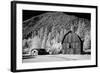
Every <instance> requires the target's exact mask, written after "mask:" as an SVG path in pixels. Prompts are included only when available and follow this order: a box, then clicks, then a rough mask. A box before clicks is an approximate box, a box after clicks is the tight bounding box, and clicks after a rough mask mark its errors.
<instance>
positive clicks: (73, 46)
mask: <svg viewBox="0 0 100 73" xmlns="http://www.w3.org/2000/svg"><path fill="white" fill-rule="evenodd" d="M82 47H83V45H82V40H81V38H80V37H79V36H78V35H77V34H76V33H74V32H72V31H69V32H68V33H66V34H65V35H64V37H63V40H62V53H63V54H81V52H82Z"/></svg>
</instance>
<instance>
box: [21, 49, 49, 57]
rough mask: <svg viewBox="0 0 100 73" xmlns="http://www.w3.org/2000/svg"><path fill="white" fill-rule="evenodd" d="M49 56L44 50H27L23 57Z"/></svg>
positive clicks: (24, 50)
mask: <svg viewBox="0 0 100 73" xmlns="http://www.w3.org/2000/svg"><path fill="white" fill-rule="evenodd" d="M46 54H49V53H48V52H47V51H46V50H45V49H43V48H33V49H31V50H30V49H29V48H25V49H23V56H37V55H46Z"/></svg>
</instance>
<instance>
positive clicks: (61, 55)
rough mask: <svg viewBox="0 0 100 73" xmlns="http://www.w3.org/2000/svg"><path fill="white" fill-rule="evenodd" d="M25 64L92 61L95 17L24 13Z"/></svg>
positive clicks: (31, 11) (87, 14) (23, 48)
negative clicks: (92, 33) (92, 23)
mask: <svg viewBox="0 0 100 73" xmlns="http://www.w3.org/2000/svg"><path fill="white" fill-rule="evenodd" d="M22 30H23V32H22V34H23V35H22V36H23V38H22V50H23V51H22V56H23V60H22V62H23V63H27V62H29V63H34V62H46V61H70V60H89V59H91V14H90V13H71V12H58V11H57V12H55V11H54V12H52V11H34V10H23V24H22Z"/></svg>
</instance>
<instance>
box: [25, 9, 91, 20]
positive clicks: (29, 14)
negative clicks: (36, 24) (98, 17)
mask: <svg viewBox="0 0 100 73" xmlns="http://www.w3.org/2000/svg"><path fill="white" fill-rule="evenodd" d="M46 12H49V11H34V10H23V21H25V20H27V19H29V18H31V17H33V16H37V15H40V14H43V13H46ZM50 12H52V11H50ZM63 13H65V14H68V15H75V16H77V17H80V18H86V19H88V20H91V14H90V13H75V12H74V13H71V12H63Z"/></svg>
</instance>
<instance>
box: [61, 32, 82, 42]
mask: <svg viewBox="0 0 100 73" xmlns="http://www.w3.org/2000/svg"><path fill="white" fill-rule="evenodd" d="M65 41H66V42H69V43H70V42H82V40H81V38H80V37H79V36H78V35H77V34H76V33H74V32H72V31H69V32H68V33H66V34H65V35H64V37H63V40H62V44H63V43H64V42H65Z"/></svg>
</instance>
